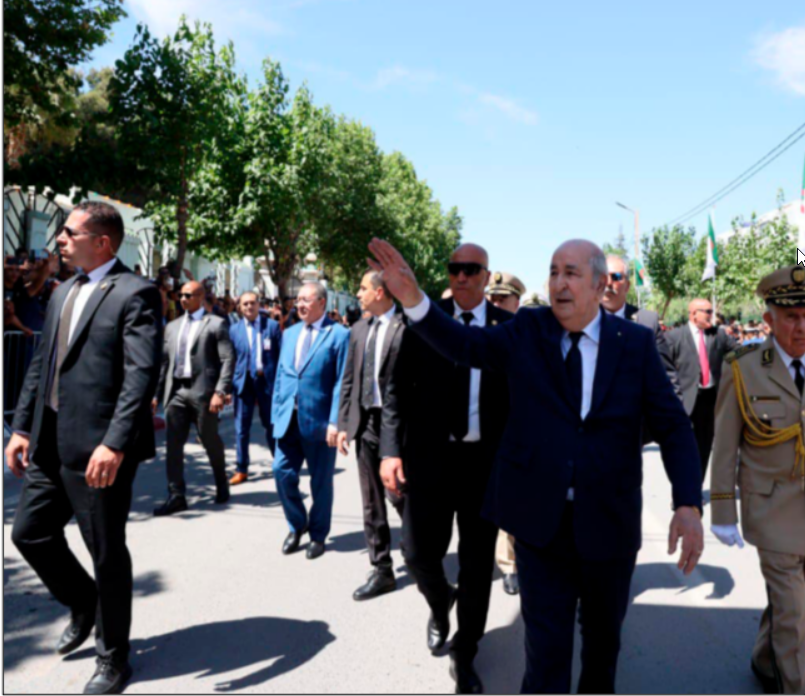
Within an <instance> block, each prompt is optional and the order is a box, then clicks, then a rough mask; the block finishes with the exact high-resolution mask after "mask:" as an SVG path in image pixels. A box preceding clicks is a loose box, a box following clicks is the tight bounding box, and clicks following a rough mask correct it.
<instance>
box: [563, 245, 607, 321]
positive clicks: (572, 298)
mask: <svg viewBox="0 0 805 696" xmlns="http://www.w3.org/2000/svg"><path fill="white" fill-rule="evenodd" d="M606 277H607V260H606V257H605V256H604V252H603V251H601V249H600V248H599V247H598V246H597V245H596V244H593V243H592V242H590V241H588V240H586V239H571V240H570V241H567V242H565V243H564V244H562V245H561V246H560V247H559V248H558V249H557V250H556V251H555V252H554V254H553V258H552V259H551V276H550V280H549V281H548V287H549V290H550V295H551V309H552V310H553V313H554V316H556V319H557V320H558V321H559V323H560V324H561V325H562V326H563V327H564V328H565V329H566V330H567V331H582V330H583V329H584V328H585V327H586V326H587V325H588V324H589V323H590V322H591V321H592V320H593V319H595V315H596V314H597V313H598V312H599V311H600V309H599V307H600V303H601V299H602V297H603V295H604V289H605V288H606Z"/></svg>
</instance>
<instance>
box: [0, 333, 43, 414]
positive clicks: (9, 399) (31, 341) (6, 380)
mask: <svg viewBox="0 0 805 696" xmlns="http://www.w3.org/2000/svg"><path fill="white" fill-rule="evenodd" d="M41 340H42V334H41V332H35V333H34V334H33V335H32V336H26V335H25V334H24V333H22V331H6V332H5V333H4V334H3V422H4V424H5V423H11V420H12V418H13V417H14V410H15V409H16V408H17V401H18V400H19V398H20V392H21V391H22V383H23V380H24V379H25V373H26V372H28V366H29V365H30V364H31V359H32V358H33V357H34V353H35V352H36V349H37V347H38V346H39V342H40V341H41Z"/></svg>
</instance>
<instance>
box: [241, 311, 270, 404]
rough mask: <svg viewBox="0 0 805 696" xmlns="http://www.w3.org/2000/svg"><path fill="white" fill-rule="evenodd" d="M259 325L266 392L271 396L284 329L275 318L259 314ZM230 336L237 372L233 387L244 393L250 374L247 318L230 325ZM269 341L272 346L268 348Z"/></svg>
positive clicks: (259, 341) (259, 343)
mask: <svg viewBox="0 0 805 696" xmlns="http://www.w3.org/2000/svg"><path fill="white" fill-rule="evenodd" d="M256 321H257V325H258V326H259V327H260V329H259V331H260V335H259V336H258V337H257V341H258V346H259V348H260V350H262V351H263V354H262V358H263V374H264V375H265V386H266V389H265V390H266V394H268V395H269V396H271V394H272V393H273V392H274V378H275V377H276V374H277V365H279V361H280V347H281V346H282V331H281V329H280V325H279V324H278V323H277V322H276V321H274V320H273V319H269V318H268V317H266V316H263V315H262V314H261V315H258V317H257V319H256ZM229 338H230V339H231V341H232V346H233V347H234V349H235V374H234V375H233V377H232V387H233V388H234V391H235V393H236V394H237V395H241V394H243V387H244V385H245V384H246V375H248V374H249V357H250V352H249V333H248V331H246V320H245V319H241V320H240V321H239V322H238V323H237V324H234V325H232V326H230V327H229ZM267 342H268V343H269V344H270V348H266V344H267Z"/></svg>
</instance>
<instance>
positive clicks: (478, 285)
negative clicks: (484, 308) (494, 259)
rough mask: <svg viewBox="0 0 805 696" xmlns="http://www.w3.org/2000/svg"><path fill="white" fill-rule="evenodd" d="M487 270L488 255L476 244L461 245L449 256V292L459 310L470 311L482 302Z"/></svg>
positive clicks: (487, 281)
mask: <svg viewBox="0 0 805 696" xmlns="http://www.w3.org/2000/svg"><path fill="white" fill-rule="evenodd" d="M488 269H489V254H487V253H486V249H484V248H483V247H481V246H478V245H477V244H462V245H461V246H460V247H458V249H456V250H455V251H454V252H453V254H452V255H451V256H450V263H449V265H448V270H449V272H450V291H451V292H452V293H453V301H454V302H455V303H456V304H457V305H458V306H459V308H460V309H462V310H465V311H470V310H473V309H475V308H476V307H477V306H478V305H480V304H481V303H482V302H483V301H484V290H485V289H486V286H487V285H488V284H489V270H488Z"/></svg>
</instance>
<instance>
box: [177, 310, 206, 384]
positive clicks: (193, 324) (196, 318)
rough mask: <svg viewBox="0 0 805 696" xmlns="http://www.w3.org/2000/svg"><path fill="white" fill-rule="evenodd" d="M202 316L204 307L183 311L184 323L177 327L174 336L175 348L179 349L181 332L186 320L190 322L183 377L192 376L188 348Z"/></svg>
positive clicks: (198, 328) (194, 336)
mask: <svg viewBox="0 0 805 696" xmlns="http://www.w3.org/2000/svg"><path fill="white" fill-rule="evenodd" d="M203 316H204V307H200V308H199V309H197V310H196V311H195V312H193V313H192V314H188V313H187V312H185V315H184V319H183V320H184V323H183V324H182V326H181V328H180V329H179V335H178V336H177V337H176V350H178V349H179V342H180V341H181V340H182V333H183V332H184V327H185V325H186V324H187V322H188V321H189V322H190V331H189V332H188V334H187V346H186V348H185V354H184V372H183V373H182V378H183V379H191V378H192V377H193V366H192V365H191V364H190V350H191V349H192V348H193V341H194V340H195V338H196V334H197V333H198V332H199V330H200V329H201V319H202V317H203Z"/></svg>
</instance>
